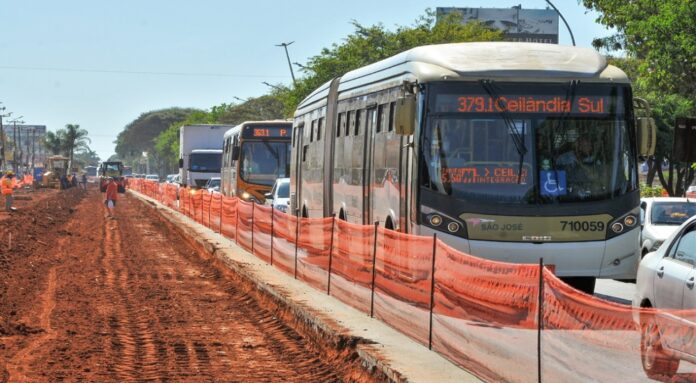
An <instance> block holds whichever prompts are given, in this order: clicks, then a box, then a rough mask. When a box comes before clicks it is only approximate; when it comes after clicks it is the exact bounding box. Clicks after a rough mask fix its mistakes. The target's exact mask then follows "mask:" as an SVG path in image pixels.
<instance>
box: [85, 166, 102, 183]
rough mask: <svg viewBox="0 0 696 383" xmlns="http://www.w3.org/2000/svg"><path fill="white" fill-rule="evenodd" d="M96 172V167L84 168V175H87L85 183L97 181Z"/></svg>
mask: <svg viewBox="0 0 696 383" xmlns="http://www.w3.org/2000/svg"><path fill="white" fill-rule="evenodd" d="M97 170H98V167H96V166H85V173H86V174H87V182H89V183H96V182H97V179H98V178H99V177H98V176H97Z"/></svg>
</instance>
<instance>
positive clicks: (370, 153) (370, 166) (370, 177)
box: [363, 107, 384, 225]
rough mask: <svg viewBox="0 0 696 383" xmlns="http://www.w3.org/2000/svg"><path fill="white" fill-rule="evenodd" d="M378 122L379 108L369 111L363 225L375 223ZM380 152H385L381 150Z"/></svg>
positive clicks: (366, 120) (364, 175)
mask: <svg viewBox="0 0 696 383" xmlns="http://www.w3.org/2000/svg"><path fill="white" fill-rule="evenodd" d="M376 121H377V108H376V107H372V108H370V109H367V116H365V156H364V159H365V160H364V162H363V223H364V224H366V225H369V224H372V223H373V221H374V218H375V217H374V214H373V211H374V208H375V206H373V198H372V197H373V196H372V187H373V184H374V182H375V177H374V157H375V155H374V153H375V146H374V145H375V139H374V136H375V124H376ZM380 150H384V148H381V149H380Z"/></svg>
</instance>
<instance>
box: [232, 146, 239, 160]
mask: <svg viewBox="0 0 696 383" xmlns="http://www.w3.org/2000/svg"><path fill="white" fill-rule="evenodd" d="M238 159H239V146H233V147H232V161H237V160H238Z"/></svg>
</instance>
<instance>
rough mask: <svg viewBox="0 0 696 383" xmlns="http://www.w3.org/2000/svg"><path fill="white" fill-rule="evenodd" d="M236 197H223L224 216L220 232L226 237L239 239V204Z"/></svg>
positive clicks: (221, 219) (221, 220)
mask: <svg viewBox="0 0 696 383" xmlns="http://www.w3.org/2000/svg"><path fill="white" fill-rule="evenodd" d="M238 203H239V199H238V198H236V197H225V196H223V197H222V217H221V218H220V227H221V228H220V232H221V234H222V235H223V236H224V237H227V238H229V239H232V240H234V241H235V242H236V241H237V204H238Z"/></svg>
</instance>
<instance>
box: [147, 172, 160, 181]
mask: <svg viewBox="0 0 696 383" xmlns="http://www.w3.org/2000/svg"><path fill="white" fill-rule="evenodd" d="M145 179H146V180H148V181H155V182H159V176H158V175H157V174H148V175H146V176H145Z"/></svg>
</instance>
